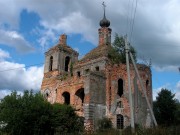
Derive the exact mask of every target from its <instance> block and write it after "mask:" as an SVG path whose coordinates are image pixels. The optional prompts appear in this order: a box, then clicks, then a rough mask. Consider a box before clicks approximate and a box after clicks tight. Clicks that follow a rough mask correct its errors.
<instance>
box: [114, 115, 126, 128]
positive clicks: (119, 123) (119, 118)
mask: <svg viewBox="0 0 180 135" xmlns="http://www.w3.org/2000/svg"><path fill="white" fill-rule="evenodd" d="M116 117H117V118H116V124H117V129H123V128H124V117H123V116H122V115H121V114H117V116H116Z"/></svg>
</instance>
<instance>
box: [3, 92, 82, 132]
mask: <svg viewBox="0 0 180 135" xmlns="http://www.w3.org/2000/svg"><path fill="white" fill-rule="evenodd" d="M78 120H79V117H78V116H77V115H76V114H75V112H74V109H73V108H72V107H71V106H68V105H61V104H53V105H52V104H50V103H49V102H47V101H46V100H45V99H44V98H43V97H42V95H41V94H40V93H36V94H33V93H32V91H31V92H29V91H25V92H24V94H23V96H21V95H18V94H17V92H12V93H11V95H8V96H6V97H4V99H3V100H2V101H1V102H0V123H1V125H0V130H1V132H3V133H7V134H10V135H25V134H26V135H32V134H35V135H41V134H42V135H44V134H54V133H58V132H60V133H64V134H65V133H71V132H76V131H79V130H80V129H82V124H81V123H80V122H78ZM74 125H75V126H74Z"/></svg>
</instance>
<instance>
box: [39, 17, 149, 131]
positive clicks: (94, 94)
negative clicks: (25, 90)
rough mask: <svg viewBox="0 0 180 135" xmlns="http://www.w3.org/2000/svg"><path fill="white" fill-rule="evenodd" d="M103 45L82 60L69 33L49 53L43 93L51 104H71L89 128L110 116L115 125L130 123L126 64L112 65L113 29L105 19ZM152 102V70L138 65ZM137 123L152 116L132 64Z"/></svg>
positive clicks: (134, 107) (102, 29) (46, 58)
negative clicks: (109, 54)
mask: <svg viewBox="0 0 180 135" xmlns="http://www.w3.org/2000/svg"><path fill="white" fill-rule="evenodd" d="M98 31H99V45H98V46H97V47H96V48H95V49H93V50H92V51H90V52H89V53H88V54H86V55H85V56H84V57H83V58H82V59H81V60H78V53H77V52H76V51H75V50H73V49H72V48H71V47H70V46H68V45H67V41H66V40H67V36H66V35H65V34H63V35H61V36H60V40H59V43H58V44H57V45H55V46H54V47H52V48H50V49H49V50H48V51H47V52H46V53H45V67H44V78H43V81H42V86H41V93H42V94H43V95H44V97H45V98H46V99H47V100H48V101H49V102H51V103H55V102H57V103H61V104H70V105H71V106H73V107H74V108H75V109H76V113H77V114H78V115H79V116H82V117H84V119H85V121H84V122H85V127H86V128H87V130H90V129H89V128H91V129H92V130H95V129H97V128H98V127H97V120H98V119H101V118H103V117H108V118H110V119H111V120H112V122H113V126H114V127H115V128H124V127H127V126H129V125H130V106H129V92H128V86H127V85H128V82H127V71H126V65H125V64H112V63H111V60H110V59H109V58H108V51H109V49H110V48H111V43H110V42H111V40H110V38H111V29H110V28H109V25H108V24H107V22H106V20H101V28H99V30H98ZM137 67H138V70H139V72H140V76H141V78H142V80H143V84H144V86H145V88H146V92H147V95H148V98H149V101H150V103H151V104H152V78H151V70H150V68H149V67H147V66H146V65H141V64H138V65H137ZM130 76H131V87H132V100H133V110H134V118H135V123H137V124H141V125H143V126H145V124H146V122H147V119H149V112H148V110H147V109H148V107H147V103H146V100H145V97H144V94H143V92H142V89H141V88H140V84H139V80H138V79H137V75H136V73H135V70H134V68H133V66H132V65H130Z"/></svg>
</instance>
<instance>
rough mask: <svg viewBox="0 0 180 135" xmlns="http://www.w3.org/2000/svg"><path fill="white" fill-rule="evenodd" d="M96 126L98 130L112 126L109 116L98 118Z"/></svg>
mask: <svg viewBox="0 0 180 135" xmlns="http://www.w3.org/2000/svg"><path fill="white" fill-rule="evenodd" d="M98 128H99V130H105V129H111V128H112V122H111V120H110V119H109V118H106V117H104V118H102V119H99V120H98Z"/></svg>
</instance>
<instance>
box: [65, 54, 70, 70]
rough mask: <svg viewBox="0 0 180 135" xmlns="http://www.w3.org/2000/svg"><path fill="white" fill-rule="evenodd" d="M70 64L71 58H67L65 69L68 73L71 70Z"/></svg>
mask: <svg viewBox="0 0 180 135" xmlns="http://www.w3.org/2000/svg"><path fill="white" fill-rule="evenodd" d="M69 62H70V57H69V56H67V57H66V58H65V69H64V70H65V71H66V72H68V69H69Z"/></svg>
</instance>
